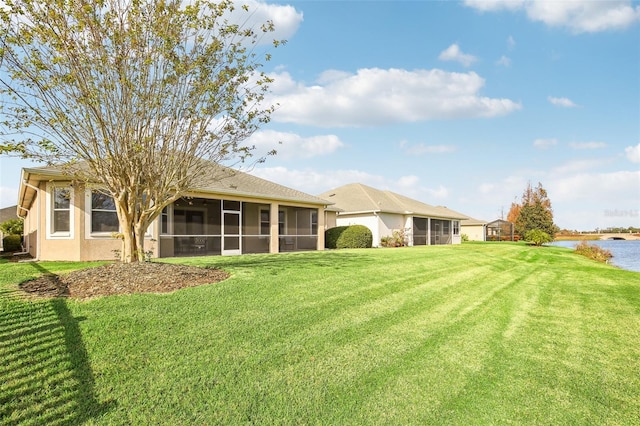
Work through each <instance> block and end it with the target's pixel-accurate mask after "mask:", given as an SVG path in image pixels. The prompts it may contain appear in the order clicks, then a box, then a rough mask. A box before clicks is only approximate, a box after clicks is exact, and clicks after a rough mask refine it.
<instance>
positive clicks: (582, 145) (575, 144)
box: [569, 142, 607, 149]
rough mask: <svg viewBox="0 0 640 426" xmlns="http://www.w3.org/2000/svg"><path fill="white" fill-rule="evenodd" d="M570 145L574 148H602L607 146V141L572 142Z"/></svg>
mask: <svg viewBox="0 0 640 426" xmlns="http://www.w3.org/2000/svg"><path fill="white" fill-rule="evenodd" d="M569 146H570V147H571V148H573V149H600V148H606V147H607V144H606V143H605V142H570V143H569Z"/></svg>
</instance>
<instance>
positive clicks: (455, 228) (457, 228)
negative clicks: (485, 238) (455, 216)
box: [453, 220, 460, 235]
mask: <svg viewBox="0 0 640 426" xmlns="http://www.w3.org/2000/svg"><path fill="white" fill-rule="evenodd" d="M453 235H460V221H459V220H454V221H453Z"/></svg>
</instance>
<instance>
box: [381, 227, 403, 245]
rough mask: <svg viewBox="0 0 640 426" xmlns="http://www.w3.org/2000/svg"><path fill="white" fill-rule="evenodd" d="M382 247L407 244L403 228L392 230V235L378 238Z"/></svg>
mask: <svg viewBox="0 0 640 426" xmlns="http://www.w3.org/2000/svg"><path fill="white" fill-rule="evenodd" d="M380 245H381V246H382V247H404V246H406V245H407V234H406V232H405V230H404V229H397V230H395V231H393V235H391V236H386V237H382V238H381V239H380Z"/></svg>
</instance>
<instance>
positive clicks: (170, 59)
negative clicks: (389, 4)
mask: <svg viewBox="0 0 640 426" xmlns="http://www.w3.org/2000/svg"><path fill="white" fill-rule="evenodd" d="M234 9H235V6H234V2H233V1H228V0H221V1H210V0H193V1H187V2H185V1H183V0H55V1H41V0H12V1H4V2H2V6H0V61H1V62H0V117H2V121H0V138H1V139H0V154H2V153H4V154H17V155H20V156H22V157H25V158H31V159H34V160H36V161H39V162H43V163H46V164H62V165H64V171H65V173H66V174H68V175H69V176H71V177H72V178H73V179H75V180H78V181H84V182H96V183H98V184H99V185H97V186H96V188H97V189H98V190H100V191H103V192H104V193H105V194H107V195H109V196H111V197H113V199H114V202H115V205H116V211H117V213H118V219H119V222H120V229H121V232H122V235H123V250H122V251H121V253H122V260H123V261H124V262H132V261H137V260H139V259H140V257H141V256H142V253H143V251H144V249H143V241H144V234H145V232H146V230H147V228H148V226H149V224H150V223H151V222H152V221H153V220H154V219H155V218H156V217H158V215H159V214H160V213H161V212H162V210H163V208H164V207H165V206H167V205H168V204H170V203H172V202H173V201H175V200H176V199H178V198H180V197H181V196H183V195H184V194H185V193H186V192H188V191H189V190H190V189H193V188H195V187H198V186H199V185H201V184H205V183H207V181H210V180H214V179H217V178H219V176H211V175H208V173H210V169H209V168H208V164H210V163H207V162H204V161H201V159H206V160H210V161H213V162H215V163H221V162H224V164H227V165H229V164H232V163H235V162H239V161H244V160H245V159H247V158H248V157H249V156H250V155H251V149H252V148H251V147H248V146H245V145H243V144H242V141H243V140H244V139H246V138H247V137H248V136H250V135H251V134H252V133H253V132H254V131H255V130H256V129H257V128H258V127H259V126H260V125H261V124H263V123H266V122H268V121H269V117H270V115H271V113H272V112H273V110H274V108H273V106H268V105H267V106H265V105H263V101H264V97H265V94H266V93H267V92H268V89H269V83H271V80H270V79H269V78H268V76H267V75H266V74H265V73H264V72H262V71H260V68H261V67H262V63H261V61H268V60H269V59H270V55H269V54H268V53H267V51H266V50H265V51H264V52H262V53H264V56H263V54H262V53H258V50H257V49H256V46H258V44H259V42H260V41H261V39H262V38H264V37H268V34H269V33H270V32H272V31H273V30H274V26H273V23H272V22H265V23H264V24H262V25H261V26H259V27H257V28H251V27H245V26H243V25H242V24H238V22H249V19H248V18H249V16H250V14H251V11H249V10H248V7H247V6H242V8H241V9H242V10H240V9H238V10H234ZM281 43H283V41H278V40H274V41H273V45H274V46H278V45H279V44H281ZM257 161H259V160H257Z"/></svg>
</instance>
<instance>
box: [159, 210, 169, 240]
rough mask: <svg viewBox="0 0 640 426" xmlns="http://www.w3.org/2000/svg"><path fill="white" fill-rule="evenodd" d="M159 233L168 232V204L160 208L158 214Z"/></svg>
mask: <svg viewBox="0 0 640 426" xmlns="http://www.w3.org/2000/svg"><path fill="white" fill-rule="evenodd" d="M160 233H161V234H164V235H166V234H168V233H169V206H167V207H165V208H164V209H162V213H161V214H160Z"/></svg>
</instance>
